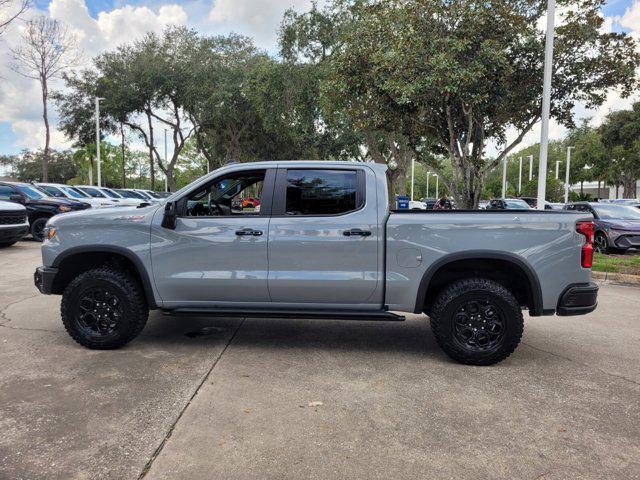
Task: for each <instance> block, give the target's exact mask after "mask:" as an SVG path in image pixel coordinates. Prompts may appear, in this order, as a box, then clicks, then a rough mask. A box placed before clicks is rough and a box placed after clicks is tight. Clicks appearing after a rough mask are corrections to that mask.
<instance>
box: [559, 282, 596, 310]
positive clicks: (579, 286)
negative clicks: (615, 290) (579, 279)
mask: <svg viewBox="0 0 640 480" xmlns="http://www.w3.org/2000/svg"><path fill="white" fill-rule="evenodd" d="M597 306H598V286H597V285H596V284H595V283H593V282H589V283H574V284H573V285H569V286H568V287H567V288H566V289H565V291H564V292H563V293H562V295H560V300H559V301H558V309H557V313H558V315H561V316H569V315H584V314H586V313H590V312H593V311H594V310H595V309H596V307H597Z"/></svg>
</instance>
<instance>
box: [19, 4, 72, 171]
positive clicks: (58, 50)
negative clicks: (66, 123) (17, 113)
mask: <svg viewBox="0 0 640 480" xmlns="http://www.w3.org/2000/svg"><path fill="white" fill-rule="evenodd" d="M11 53H12V57H13V63H12V68H13V70H15V71H16V72H18V73H19V74H21V75H23V76H25V77H27V78H31V79H34V80H37V81H38V82H40V88H41V91H42V118H43V120H44V126H45V132H46V133H45V143H44V150H43V155H42V181H44V182H47V181H48V180H49V170H48V164H49V144H50V142H51V131H50V127H49V114H48V110H47V102H48V100H49V82H50V81H51V79H53V78H56V77H58V76H59V75H60V74H61V73H62V72H64V70H66V69H68V68H70V67H72V66H74V65H75V64H76V63H77V62H78V60H79V58H80V54H79V53H78V52H77V50H76V39H75V37H74V36H73V35H72V34H71V33H69V31H68V29H67V27H65V26H63V25H62V24H61V23H60V22H59V21H58V20H52V19H50V18H47V17H44V16H40V17H37V18H35V19H33V20H29V21H28V22H27V27H26V29H25V32H24V35H23V38H22V43H21V44H20V46H18V47H17V48H15V49H12V50H11Z"/></svg>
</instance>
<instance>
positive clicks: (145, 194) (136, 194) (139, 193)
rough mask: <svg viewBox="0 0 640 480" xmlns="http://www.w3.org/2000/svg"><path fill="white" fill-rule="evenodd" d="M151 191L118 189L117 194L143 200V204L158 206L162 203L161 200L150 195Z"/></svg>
mask: <svg viewBox="0 0 640 480" xmlns="http://www.w3.org/2000/svg"><path fill="white" fill-rule="evenodd" d="M149 192H150V190H140V189H138V188H118V189H116V193H118V195H121V196H123V197H125V198H137V199H140V200H142V201H143V202H147V203H151V204H152V205H156V204H158V203H160V200H159V199H158V198H156V197H154V196H152V195H151V194H150V193H149Z"/></svg>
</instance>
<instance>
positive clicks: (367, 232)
mask: <svg viewBox="0 0 640 480" xmlns="http://www.w3.org/2000/svg"><path fill="white" fill-rule="evenodd" d="M242 198H259V199H260V204H259V205H255V202H254V204H253V205H252V206H251V208H242V206H243V203H245V204H246V203H247V202H242V201H241V199H242ZM45 234H46V240H45V242H44V244H43V246H42V257H43V262H44V266H43V267H39V268H38V269H37V270H36V272H35V284H36V286H37V287H38V289H39V290H40V291H41V292H42V293H46V294H58V295H59V294H62V305H61V315H62V321H63V323H64V325H65V327H66V329H67V330H68V332H69V334H70V335H71V336H72V337H73V339H74V340H76V341H77V342H78V343H80V344H81V345H83V346H85V347H88V348H97V349H106V348H117V347H121V346H123V345H124V344H126V343H127V342H129V341H131V340H132V339H133V338H135V337H136V336H137V335H138V334H139V333H140V332H141V331H142V329H143V328H144V326H145V323H146V321H147V317H148V312H149V310H150V309H160V310H162V311H163V312H165V313H167V314H172V315H201V316H242V317H260V318H269V317H271V318H273V317H278V318H281V317H291V318H327V319H331V318H333V319H354V320H396V321H397V320H403V319H404V317H402V316H401V315H399V314H398V313H392V312H412V313H426V314H427V315H428V316H429V317H430V321H431V326H432V330H433V333H434V335H435V338H436V339H437V341H438V343H439V345H440V346H441V347H442V349H443V350H444V351H445V352H446V353H447V354H448V355H449V356H450V357H452V358H453V359H455V360H457V361H459V362H462V363H466V364H473V365H490V364H493V363H496V362H499V361H501V360H503V359H504V358H506V357H507V356H509V355H510V354H511V353H512V352H513V351H514V350H515V348H516V347H517V345H518V343H519V342H520V338H521V336H522V331H523V316H522V310H523V309H527V310H528V312H529V315H531V316H534V317H535V316H539V315H553V314H554V313H557V314H558V315H577V314H584V313H588V312H591V311H593V310H594V309H595V308H596V304H597V292H598V288H597V286H596V285H595V284H594V283H592V282H591V271H590V267H591V258H592V252H593V249H592V242H593V218H592V217H591V215H588V214H585V213H580V212H578V213H576V212H563V211H559V212H556V211H537V210H527V211H525V210H522V211H519V210H496V211H461V210H459V211H451V210H441V211H438V210H431V211H419V210H418V211H412V210H407V211H390V210H389V199H388V196H387V185H386V175H385V167H384V166H381V165H376V164H371V163H351V162H306V161H305V162H302V161H288V162H261V163H243V164H232V165H228V166H225V167H223V168H221V169H219V170H216V171H214V172H211V173H210V174H208V175H206V176H204V177H202V178H200V179H198V180H196V181H195V182H193V183H192V184H190V185H188V186H187V187H185V188H183V189H182V190H180V191H178V192H176V193H175V194H173V195H172V196H171V197H169V198H168V199H167V200H166V201H165V202H163V203H162V204H160V205H155V206H147V207H143V208H120V209H108V210H96V211H86V212H82V213H69V214H66V215H64V216H56V217H53V218H52V219H51V220H50V221H49V222H48V224H47V227H46V231H45Z"/></svg>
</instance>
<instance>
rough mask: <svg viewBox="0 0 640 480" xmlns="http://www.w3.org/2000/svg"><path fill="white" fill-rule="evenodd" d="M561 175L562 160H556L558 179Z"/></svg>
mask: <svg viewBox="0 0 640 480" xmlns="http://www.w3.org/2000/svg"><path fill="white" fill-rule="evenodd" d="M559 176H560V160H556V180H558V177H559Z"/></svg>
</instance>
